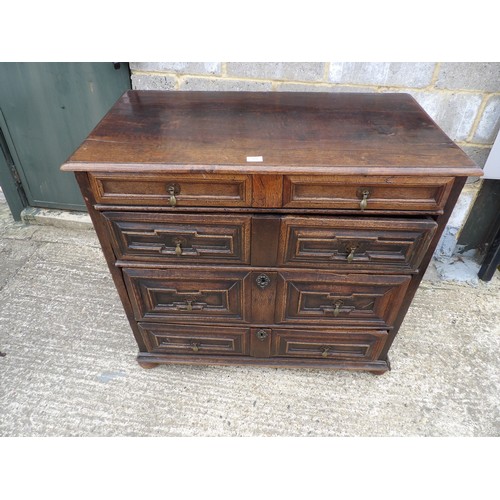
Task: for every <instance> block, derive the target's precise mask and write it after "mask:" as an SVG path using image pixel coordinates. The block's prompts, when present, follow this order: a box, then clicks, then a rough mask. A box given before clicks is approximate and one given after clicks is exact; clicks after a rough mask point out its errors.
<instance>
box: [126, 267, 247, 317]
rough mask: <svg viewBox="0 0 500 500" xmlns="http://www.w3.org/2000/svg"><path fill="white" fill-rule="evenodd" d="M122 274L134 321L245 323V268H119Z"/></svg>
mask: <svg viewBox="0 0 500 500" xmlns="http://www.w3.org/2000/svg"><path fill="white" fill-rule="evenodd" d="M123 275H124V278H125V283H126V286H127V289H128V292H129V296H130V298H131V302H132V308H133V310H134V315H135V319H136V320H137V321H144V320H146V321H168V322H174V321H179V322H183V321H186V320H187V321H188V322H190V323H191V322H199V323H200V322H209V323H211V322H214V321H223V322H232V323H245V322H247V320H248V318H249V315H250V314H249V311H250V307H251V300H250V299H249V297H250V296H251V295H250V284H251V280H250V273H247V272H245V271H225V272H224V273H221V272H214V271H211V270H206V269H195V270H190V269H183V268H178V269H168V270H167V269H165V270H163V269H128V268H123ZM243 298H245V300H243Z"/></svg>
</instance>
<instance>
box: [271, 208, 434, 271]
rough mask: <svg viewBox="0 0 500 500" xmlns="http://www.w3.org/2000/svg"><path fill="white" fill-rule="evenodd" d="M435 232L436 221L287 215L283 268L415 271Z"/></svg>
mask: <svg viewBox="0 0 500 500" xmlns="http://www.w3.org/2000/svg"><path fill="white" fill-rule="evenodd" d="M436 228H437V224H436V223H435V222H434V221H433V220H431V219H428V220H427V219H422V220H411V219H406V220H404V219H373V218H369V217H366V218H362V217H357V218H354V217H351V218H348V217H344V218H342V217H321V218H319V217H283V219H282V222H281V235H280V242H281V245H280V248H279V252H278V253H279V262H278V265H281V266H294V267H325V268H337V269H342V270H346V271H349V270H351V269H367V270H377V269H380V270H382V271H383V270H391V269H392V270H401V271H409V270H416V269H417V267H418V265H419V264H420V261H421V260H422V258H423V256H424V254H425V251H426V250H427V248H428V246H429V244H430V242H431V240H432V237H433V235H434V233H435V231H436Z"/></svg>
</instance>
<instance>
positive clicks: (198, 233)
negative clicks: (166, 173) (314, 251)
mask: <svg viewBox="0 0 500 500" xmlns="http://www.w3.org/2000/svg"><path fill="white" fill-rule="evenodd" d="M102 216H103V218H104V219H105V221H106V227H107V228H108V231H109V233H110V236H111V238H110V239H111V243H112V244H113V249H114V251H115V254H116V256H117V258H118V259H122V260H131V261H140V260H145V261H153V262H171V263H176V264H182V263H184V262H189V263H199V264H202V263H227V264H235V263H236V264H247V263H249V261H250V232H251V217H249V216H235V215H224V216H214V215H184V214H175V215H174V214H158V213H130V212H104V213H103V214H102Z"/></svg>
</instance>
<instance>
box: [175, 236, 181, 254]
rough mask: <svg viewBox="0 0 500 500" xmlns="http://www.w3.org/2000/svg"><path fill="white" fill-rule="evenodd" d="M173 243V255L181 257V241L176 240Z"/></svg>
mask: <svg viewBox="0 0 500 500" xmlns="http://www.w3.org/2000/svg"><path fill="white" fill-rule="evenodd" d="M174 243H175V255H177V257H180V256H181V255H182V248H181V243H182V241H181V240H179V239H178V238H177V239H175V240H174Z"/></svg>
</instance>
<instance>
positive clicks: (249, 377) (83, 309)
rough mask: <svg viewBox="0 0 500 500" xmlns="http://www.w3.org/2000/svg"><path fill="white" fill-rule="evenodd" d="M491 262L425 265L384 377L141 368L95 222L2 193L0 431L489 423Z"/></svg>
mask: <svg viewBox="0 0 500 500" xmlns="http://www.w3.org/2000/svg"><path fill="white" fill-rule="evenodd" d="M498 274H499V273H498V272H497V273H496V276H495V278H494V279H493V280H492V281H491V282H490V283H487V284H485V283H482V282H479V283H478V284H476V285H475V286H474V285H470V284H467V283H453V282H446V281H442V280H439V278H438V276H439V274H438V273H435V272H432V271H431V272H429V273H428V274H427V275H426V278H427V279H425V280H424V281H423V283H422V286H421V288H420V289H419V291H418V293H417V296H416V298H415V300H414V303H413V304H412V307H411V309H410V311H409V313H408V315H407V317H406V320H405V322H404V325H403V327H402V329H401V331H400V334H399V336H398V337H397V339H396V341H395V343H394V345H393V348H392V350H391V362H392V371H391V372H389V373H387V374H385V375H382V376H378V377H377V376H373V375H370V374H365V373H352V372H342V371H327V370H297V369H271V368H250V367H190V366H174V365H172V366H161V367H159V368H156V369H153V370H144V369H142V368H140V367H139V366H138V365H137V363H136V362H135V355H136V351H137V348H136V344H135V342H134V340H133V337H132V334H131V332H130V328H129V326H128V323H127V321H126V319H125V315H124V312H123V310H122V306H121V303H120V301H119V299H118V295H117V293H116V291H115V289H114V285H113V282H112V280H111V278H110V276H109V273H108V270H107V267H106V264H105V261H104V258H103V256H102V253H101V250H100V247H99V244H98V242H97V239H96V237H95V234H94V232H93V230H87V231H85V230H71V229H63V228H56V227H48V226H26V225H22V224H19V223H15V222H14V221H13V220H12V218H11V217H10V213H9V211H8V208H7V206H6V205H5V203H2V201H1V200H0V351H2V352H4V353H6V356H5V357H0V436H499V435H500V390H499V389H500V370H499V365H500V362H499V358H500V357H499V352H500V308H499V304H500V278H499V276H498Z"/></svg>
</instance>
